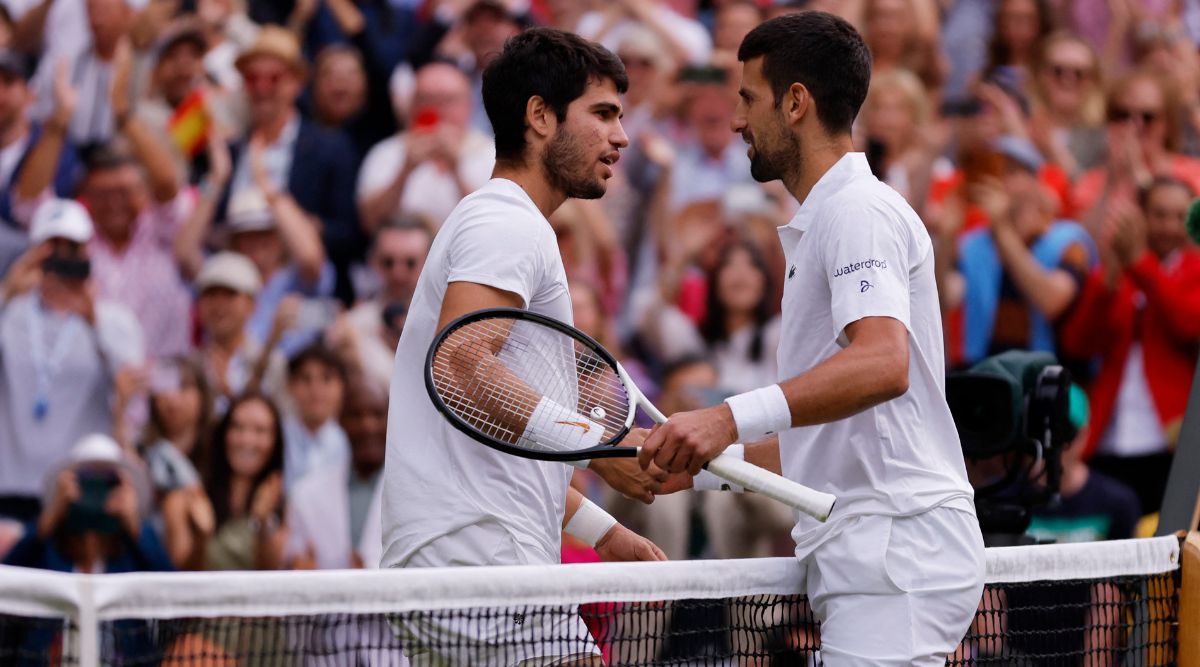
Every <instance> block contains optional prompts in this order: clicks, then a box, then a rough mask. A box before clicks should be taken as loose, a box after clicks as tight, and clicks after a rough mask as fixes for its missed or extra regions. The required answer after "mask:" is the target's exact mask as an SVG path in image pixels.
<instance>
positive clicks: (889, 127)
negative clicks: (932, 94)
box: [860, 69, 936, 211]
mask: <svg viewBox="0 0 1200 667" xmlns="http://www.w3.org/2000/svg"><path fill="white" fill-rule="evenodd" d="M931 120H932V114H931V113H930V109H929V99H928V97H926V95H925V90H924V89H923V88H922V87H921V80H920V79H918V78H917V77H916V75H914V74H913V73H912V72H909V71H908V70H905V69H894V70H890V71H887V72H883V73H881V74H879V75H877V76H876V77H874V79H873V80H872V81H871V88H870V90H869V91H868V93H867V100H866V102H865V103H864V106H863V111H862V124H863V129H864V130H865V132H864V133H863V134H862V135H860V136H866V141H867V145H866V147H865V149H866V152H867V159H868V160H869V161H870V162H871V167H872V169H873V170H875V171H876V173H877V174H879V177H880V178H881V179H883V181H884V182H886V183H887V184H888V185H890V186H892V187H893V188H895V189H896V191H897V192H899V193H900V194H901V195H903V196H904V198H905V199H907V200H908V203H909V205H910V206H912V207H913V208H914V209H915V210H917V211H921V210H922V208H923V207H924V204H925V200H926V198H927V197H928V195H929V185H930V181H931V179H932V173H931V171H932V167H933V159H934V158H935V157H936V154H935V152H934V150H932V148H933V147H932V146H930V145H929V143H930V142H929V141H927V140H926V139H925V137H926V136H927V134H928V129H929V127H930V122H931Z"/></svg>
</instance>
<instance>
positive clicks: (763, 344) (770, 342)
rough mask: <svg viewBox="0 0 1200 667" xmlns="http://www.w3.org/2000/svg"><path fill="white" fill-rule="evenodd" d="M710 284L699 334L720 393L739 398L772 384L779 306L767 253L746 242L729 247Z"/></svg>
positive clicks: (710, 272)
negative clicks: (743, 394) (727, 393)
mask: <svg viewBox="0 0 1200 667" xmlns="http://www.w3.org/2000/svg"><path fill="white" fill-rule="evenodd" d="M706 283H707V286H708V290H707V291H708V294H707V304H706V307H705V310H704V318H703V319H702V320H701V321H700V326H699V327H698V329H699V333H700V336H701V338H703V339H704V343H705V345H706V348H707V352H708V356H709V358H710V359H712V360H713V363H714V365H715V366H716V369H717V378H718V382H719V384H720V386H721V388H722V389H724V390H728V391H729V392H730V393H731V394H737V393H740V392H743V391H750V389H751V388H754V387H761V386H764V385H767V384H770V383H771V381H772V380H773V379H775V378H776V377H777V376H778V373H777V372H776V364H775V354H774V350H776V349H777V348H778V347H779V326H780V319H779V314H778V312H779V304H778V301H779V300H778V296H776V295H775V294H774V292H773V291H772V290H771V273H770V270H769V269H768V268H767V262H766V259H765V258H764V257H763V255H762V252H760V251H759V249H758V248H757V247H756V246H754V245H753V244H751V243H749V242H746V241H741V242H736V243H731V244H728V245H726V246H724V247H723V248H722V249H721V250H720V254H719V256H718V259H717V263H716V265H715V266H714V267H713V268H712V270H710V271H709V272H708V276H707V281H706ZM772 297H775V298H774V299H773V298H772Z"/></svg>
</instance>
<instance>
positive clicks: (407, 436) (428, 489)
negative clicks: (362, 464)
mask: <svg viewBox="0 0 1200 667" xmlns="http://www.w3.org/2000/svg"><path fill="white" fill-rule="evenodd" d="M460 281H464V282H472V283H478V284H481V285H489V286H491V287H495V288H498V289H501V290H504V291H507V292H512V293H514V294H518V295H520V296H521V298H522V299H523V300H524V301H525V306H526V307H527V308H528V309H529V310H531V311H533V312H535V313H540V314H543V315H547V316H549V317H553V318H555V319H558V320H560V321H562V322H567V323H571V322H572V319H571V298H570V293H569V292H568V290H567V275H566V271H565V269H564V268H563V263H562V257H561V256H560V255H559V253H558V243H557V241H556V240H555V237H554V230H553V229H552V228H551V227H550V223H549V222H548V221H547V220H546V218H545V217H544V216H543V215H542V214H541V211H539V210H538V208H537V206H535V205H534V203H533V201H532V200H531V199H530V198H529V196H528V195H526V194H525V191H524V190H522V189H521V188H520V186H518V185H517V184H516V183H514V182H512V181H509V180H505V179H498V178H496V179H492V180H490V181H488V182H487V183H486V184H485V185H484V186H483V187H482V188H480V189H479V190H477V191H475V192H474V193H472V194H471V195H469V196H467V197H466V198H464V199H463V200H462V201H461V202H459V204H458V206H456V207H455V208H454V211H453V212H452V213H451V214H450V217H448V218H447V219H446V222H445V224H443V225H442V228H441V230H440V231H439V232H438V234H437V236H436V237H435V238H434V240H433V245H432V246H431V247H430V249H429V256H428V258H427V259H426V260H425V267H424V269H422V271H421V277H420V278H419V279H418V280H417V286H416V291H415V292H414V294H413V300H412V304H411V305H410V306H409V311H408V319H407V320H405V322H404V333H403V334H402V335H401V336H400V344H399V346H398V347H397V349H396V361H395V365H394V368H393V370H392V386H391V399H390V403H389V407H388V429H387V459H386V463H385V465H384V472H383V547H384V553H383V563H382V564H383V566H384V567H392V566H396V565H402V564H404V563H405V562H406V561H407V560H408V559H409V557H410V556H412V554H413V553H414V552H415V551H417V550H418V549H420V548H421V547H422V546H424V545H426V544H428V543H429V542H430V541H431V540H433V539H435V538H438V537H441V536H444V535H446V534H447V533H449V532H451V531H454V530H458V529H460V528H463V527H465V526H469V525H473V524H477V523H481V522H484V523H489V524H491V525H493V526H494V525H496V524H499V526H500V527H501V528H503V529H504V530H505V531H506V532H508V533H509V534H510V535H511V536H512V537H513V539H514V540H515V541H516V542H517V544H518V545H520V546H521V547H523V548H524V550H525V552H526V554H527V555H528V554H532V555H533V558H540V557H544V562H546V563H557V562H559V560H560V556H559V548H560V541H561V535H562V517H563V513H564V512H565V511H566V492H567V484H568V482H569V481H570V477H571V471H572V470H573V469H572V468H571V467H570V466H567V465H564V464H562V463H554V462H544V461H535V460H531V459H524V458H520V457H516V456H512V455H509V454H504V453H501V452H498V451H496V450H493V449H491V448H489V447H487V446H486V445H483V444H481V443H478V442H476V441H474V440H472V439H470V438H468V437H467V436H466V435H463V434H462V433H460V432H459V431H458V430H456V429H455V428H454V427H453V426H451V425H450V423H449V422H448V421H447V420H446V418H445V417H443V416H442V415H441V413H439V412H438V411H437V409H436V408H434V407H433V403H432V402H431V401H430V398H429V394H428V393H427V392H426V390H425V378H424V372H425V357H426V355H427V354H428V352H429V346H430V345H431V344H432V343H433V338H434V336H435V335H436V334H437V321H438V316H439V315H440V313H441V309H442V299H443V298H444V297H445V295H446V287H447V286H448V285H449V284H450V283H452V282H460ZM463 548H464V549H469V548H470V547H467V546H465V545H464V547H463ZM460 556H461V562H470V563H479V564H488V563H491V562H492V556H493V554H490V553H463V554H461V555H460Z"/></svg>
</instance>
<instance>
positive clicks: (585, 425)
mask: <svg viewBox="0 0 1200 667" xmlns="http://www.w3.org/2000/svg"><path fill="white" fill-rule="evenodd" d="M554 423H555V424H562V425H563V426H578V427H579V428H581V429H583V432H584V433H587V432H588V431H590V430H592V425H591V424H589V423H587V422H554Z"/></svg>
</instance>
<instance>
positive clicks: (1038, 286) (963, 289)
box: [939, 136, 1095, 364]
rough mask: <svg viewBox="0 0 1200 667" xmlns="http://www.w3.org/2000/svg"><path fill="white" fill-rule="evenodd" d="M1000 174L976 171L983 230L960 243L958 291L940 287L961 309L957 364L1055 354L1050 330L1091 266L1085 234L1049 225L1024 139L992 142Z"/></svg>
mask: <svg viewBox="0 0 1200 667" xmlns="http://www.w3.org/2000/svg"><path fill="white" fill-rule="evenodd" d="M996 151H997V155H998V156H999V157H1000V159H1001V160H1002V162H1001V163H1000V167H1001V170H1002V174H1003V175H1002V176H1000V177H996V176H992V175H990V174H981V175H980V176H979V177H978V179H976V181H975V182H973V183H969V184H968V186H967V187H968V188H969V190H970V193H969V196H971V197H972V199H973V200H974V201H977V202H979V204H980V206H981V207H982V208H983V209H984V210H985V212H986V214H987V216H988V220H989V226H988V227H987V228H985V229H978V230H975V231H973V232H969V233H967V234H966V235H965V236H963V237H962V239H961V241H960V242H959V244H958V256H957V273H956V274H955V275H954V276H953V281H954V282H956V283H958V282H959V281H961V283H960V284H959V285H958V286H952V285H946V284H944V283H943V286H942V287H940V288H939V292H941V293H942V294H943V300H944V302H945V303H946V305H947V307H948V308H957V307H958V306H959V305H961V306H962V308H963V328H962V334H961V335H962V340H961V341H959V342H957V343H956V344H957V345H958V346H959V348H960V349H961V350H962V355H963V359H962V362H964V363H966V364H973V363H975V362H977V361H979V360H981V359H983V358H984V357H986V356H989V355H993V354H998V353H1000V352H1003V351H1005V350H1010V349H1031V350H1041V351H1047V352H1054V351H1055V348H1056V343H1055V327H1056V326H1058V325H1059V324H1060V320H1061V318H1062V317H1063V316H1064V315H1065V314H1067V313H1068V312H1069V311H1070V309H1071V307H1072V305H1073V304H1074V303H1075V302H1076V299H1077V298H1078V296H1079V291H1080V287H1081V285H1082V284H1083V281H1084V280H1085V279H1086V276H1087V273H1088V271H1089V270H1090V269H1091V267H1092V265H1093V264H1094V262H1095V248H1094V245H1093V242H1092V240H1091V237H1090V236H1089V235H1088V233H1087V232H1086V231H1084V229H1083V228H1082V227H1080V226H1079V225H1078V224H1076V223H1074V222H1070V221H1067V220H1055V218H1054V211H1055V208H1056V206H1055V204H1054V202H1053V196H1052V195H1051V194H1050V193H1049V192H1048V191H1047V190H1046V189H1045V188H1044V187H1043V186H1042V185H1041V184H1040V183H1039V181H1038V179H1037V173H1038V170H1039V169H1040V168H1041V166H1042V158H1041V156H1040V155H1039V154H1038V152H1037V149H1036V148H1034V147H1033V145H1032V144H1031V143H1030V142H1029V141H1028V140H1024V139H1019V138H1016V137H1011V136H1008V137H1003V138H1002V139H1001V140H999V141H998V142H997V144H996Z"/></svg>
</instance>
